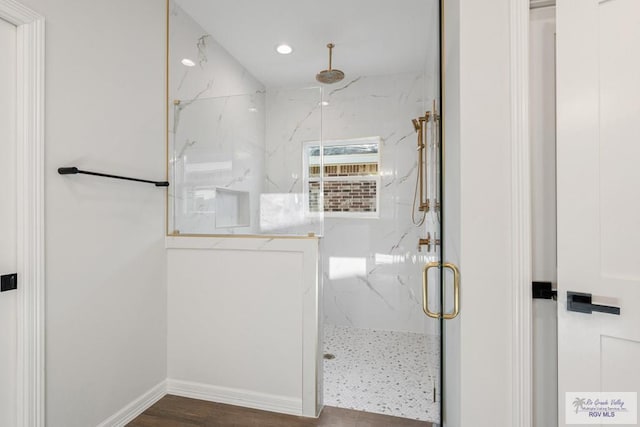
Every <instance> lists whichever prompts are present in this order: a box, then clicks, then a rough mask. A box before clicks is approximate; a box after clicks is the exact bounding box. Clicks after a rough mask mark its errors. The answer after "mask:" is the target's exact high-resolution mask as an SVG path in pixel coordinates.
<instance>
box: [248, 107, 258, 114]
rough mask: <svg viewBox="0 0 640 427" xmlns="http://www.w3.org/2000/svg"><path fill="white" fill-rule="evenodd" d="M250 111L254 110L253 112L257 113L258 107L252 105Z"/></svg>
mask: <svg viewBox="0 0 640 427" xmlns="http://www.w3.org/2000/svg"><path fill="white" fill-rule="evenodd" d="M249 111H250V112H252V113H257V112H258V109H257V108H256V107H250V108H249Z"/></svg>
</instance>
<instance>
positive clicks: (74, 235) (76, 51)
mask: <svg viewBox="0 0 640 427" xmlns="http://www.w3.org/2000/svg"><path fill="white" fill-rule="evenodd" d="M24 3H25V5H27V6H28V7H30V8H31V9H33V10H35V11H37V12H39V13H40V14H42V15H43V16H44V17H45V19H46V21H47V32H46V94H45V98H46V130H45V144H46V163H45V168H46V175H45V179H46V194H45V203H46V230H47V231H46V242H47V247H46V257H47V272H46V283H47V299H46V313H47V314H46V334H47V337H46V390H47V391H46V399H47V403H46V407H47V414H46V425H47V426H49V427H86V426H95V425H98V424H100V423H101V422H103V421H104V420H106V419H108V418H109V417H111V416H112V415H113V414H116V413H118V412H119V411H120V410H121V409H122V408H125V407H126V406H127V405H129V404H130V402H133V401H135V400H136V399H137V398H138V397H139V396H141V395H143V394H144V393H146V392H147V391H148V390H150V389H152V388H153V387H155V386H156V385H157V384H159V383H161V382H162V381H164V379H165V378H166V275H165V272H166V270H165V264H166V253H165V248H164V214H163V213H164V198H165V196H164V190H162V189H158V188H155V187H153V186H150V185H145V184H139V183H131V182H124V181H115V180H108V179H103V178H97V177H89V176H83V175H78V176H60V175H58V173H57V168H58V167H60V166H78V167H80V168H83V169H89V170H97V171H104V172H110V173H115V174H120V175H128V176H139V177H142V178H151V179H163V178H164V176H165V166H166V163H165V149H164V146H165V143H164V141H165V132H164V129H165V126H164V118H165V79H164V69H165V60H164V59H165V10H166V8H165V4H164V2H162V1H156V0H140V1H135V2H129V1H124V0H109V1H107V0H97V1H91V2H79V1H72V0H56V1H47V0H24Z"/></svg>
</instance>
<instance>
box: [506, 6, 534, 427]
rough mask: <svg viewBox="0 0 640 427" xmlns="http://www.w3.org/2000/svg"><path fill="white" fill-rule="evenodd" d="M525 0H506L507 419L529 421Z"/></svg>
mask: <svg viewBox="0 0 640 427" xmlns="http://www.w3.org/2000/svg"><path fill="white" fill-rule="evenodd" d="M529 6H530V5H529V0H512V1H511V2H510V7H511V13H510V33H511V34H510V37H511V54H510V83H511V180H512V181H511V182H512V185H511V256H512V258H511V260H510V265H511V288H510V289H511V298H510V299H511V301H512V319H511V320H512V336H511V348H512V352H511V357H512V390H511V395H512V396H513V402H512V408H513V412H512V414H513V419H512V423H511V425H513V426H518V427H531V425H532V413H533V412H532V406H533V405H532V403H533V402H532V399H533V393H532V387H533V381H532V347H531V339H532V317H531V306H532V301H531V298H532V296H531V183H530V182H531V171H530V142H529Z"/></svg>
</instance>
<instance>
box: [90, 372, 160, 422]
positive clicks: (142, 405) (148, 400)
mask: <svg viewBox="0 0 640 427" xmlns="http://www.w3.org/2000/svg"><path fill="white" fill-rule="evenodd" d="M166 394H167V381H162V382H161V383H159V384H158V385H156V386H155V387H153V388H152V389H151V390H149V391H147V392H146V393H143V394H142V396H140V397H138V398H137V399H136V400H134V401H133V402H131V403H130V404H128V405H127V406H125V407H124V408H122V409H121V410H119V411H118V412H117V413H116V414H114V415H112V416H111V417H109V418H108V419H107V420H105V421H103V422H102V423H100V424H98V427H123V426H125V425H127V423H129V422H131V421H133V419H134V418H136V417H137V416H138V415H140V414H142V413H143V412H144V411H145V410H147V409H148V408H149V407H151V406H152V405H153V404H154V403H156V402H157V401H158V400H160V399H162V398H163V397H164V396H165V395H166Z"/></svg>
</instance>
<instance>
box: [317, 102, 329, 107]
mask: <svg viewBox="0 0 640 427" xmlns="http://www.w3.org/2000/svg"><path fill="white" fill-rule="evenodd" d="M318 104H319V105H322V106H323V107H326V106H327V105H329V101H322V102H318Z"/></svg>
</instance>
